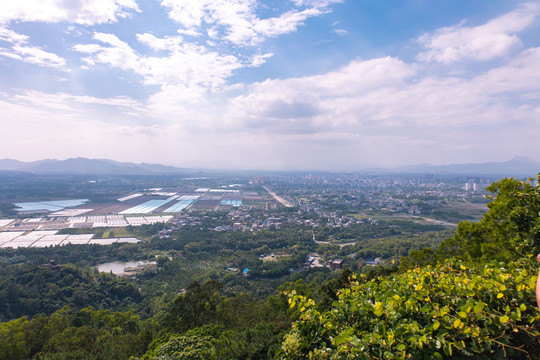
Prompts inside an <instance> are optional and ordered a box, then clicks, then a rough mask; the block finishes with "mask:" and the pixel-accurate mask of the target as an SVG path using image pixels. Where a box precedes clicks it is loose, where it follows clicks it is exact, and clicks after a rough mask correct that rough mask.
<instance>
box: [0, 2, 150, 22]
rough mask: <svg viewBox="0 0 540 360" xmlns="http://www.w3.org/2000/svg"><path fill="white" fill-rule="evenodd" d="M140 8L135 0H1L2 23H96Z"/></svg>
mask: <svg viewBox="0 0 540 360" xmlns="http://www.w3.org/2000/svg"><path fill="white" fill-rule="evenodd" d="M132 11H137V12H140V10H139V7H138V6H137V3H136V2H135V0H68V1H65V0H18V1H1V2H0V23H6V22H9V21H42V22H50V23H56V22H68V23H76V24H81V25H94V24H102V23H109V22H116V21H117V20H118V18H126V17H129V16H130V14H131V12H132Z"/></svg>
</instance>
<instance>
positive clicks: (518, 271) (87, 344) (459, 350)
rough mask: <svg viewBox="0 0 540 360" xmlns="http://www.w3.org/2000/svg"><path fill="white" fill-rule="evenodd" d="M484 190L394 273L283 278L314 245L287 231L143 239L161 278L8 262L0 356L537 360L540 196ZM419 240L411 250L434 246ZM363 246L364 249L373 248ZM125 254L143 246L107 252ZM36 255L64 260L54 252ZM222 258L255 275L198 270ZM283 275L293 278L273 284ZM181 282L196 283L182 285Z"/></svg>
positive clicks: (504, 186)
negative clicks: (474, 213) (455, 222)
mask: <svg viewBox="0 0 540 360" xmlns="http://www.w3.org/2000/svg"><path fill="white" fill-rule="evenodd" d="M539 180H540V179H539ZM489 190H490V191H491V192H492V193H493V199H492V202H491V203H490V204H489V212H488V213H487V214H486V215H485V216H484V218H483V219H482V220H481V221H479V222H477V223H470V222H463V223H460V224H459V226H458V228H457V231H456V232H455V234H454V235H453V236H452V237H451V238H449V239H447V240H446V241H444V242H443V243H442V244H441V245H440V246H439V247H438V248H431V247H429V248H425V249H423V250H419V248H418V247H416V249H417V250H414V251H411V252H410V253H409V256H407V257H405V258H402V259H401V263H400V266H399V267H398V266H397V265H392V264H388V265H387V266H379V267H364V268H362V271H361V272H358V273H356V274H355V273H353V272H352V271H350V270H344V271H343V272H341V273H340V274H339V276H337V277H336V273H331V272H329V271H328V270H309V271H304V272H301V273H295V272H292V273H291V274H289V271H288V267H295V266H298V265H299V263H300V262H302V259H303V258H304V257H305V255H306V254H307V253H308V252H309V251H313V249H314V246H315V244H314V243H313V242H312V241H311V234H310V233H305V232H297V233H296V234H295V235H294V236H293V235H291V236H288V235H287V234H292V233H294V231H295V229H285V230H282V231H276V232H275V233H271V232H268V231H262V232H260V233H257V234H255V235H248V234H238V235H234V236H233V235H230V234H227V235H225V234H224V235H218V234H209V233H204V232H192V233H188V232H181V233H179V234H178V235H177V238H176V239H171V240H163V241H151V242H149V243H147V244H145V245H140V246H147V248H145V251H148V253H152V254H155V253H159V252H160V251H161V252H162V253H163V252H168V253H169V254H172V255H174V256H177V257H175V258H174V260H172V261H169V260H167V259H168V258H167V257H166V256H164V257H162V258H161V259H162V261H161V264H160V266H161V270H159V271H158V272H157V273H156V274H148V275H142V276H141V277H140V278H139V279H138V280H137V281H138V282H137V283H133V282H131V281H127V280H118V279H116V278H114V277H112V276H110V275H99V274H96V273H94V272H92V271H89V270H80V269H78V268H77V267H75V266H71V265H65V266H62V267H61V268H48V267H41V266H36V265H37V264H34V265H32V264H28V263H24V262H23V263H20V264H14V265H9V266H6V267H5V268H4V269H3V270H2V271H3V273H2V274H3V275H4V280H3V281H2V282H0V297H1V301H2V304H1V305H3V306H4V310H3V314H4V315H3V316H4V320H6V319H10V318H14V317H17V316H20V315H26V316H23V317H21V318H19V319H16V320H11V321H5V322H2V323H0V349H1V350H2V351H0V359H51V360H52V359H128V358H130V357H133V358H134V359H135V358H137V359H144V360H150V359H264V358H268V359H270V358H278V359H282V358H284V359H325V358H326V359H356V358H366V359H432V358H454V359H464V358H475V359H497V358H513V359H527V358H529V359H537V358H540V314H539V311H538V309H537V307H536V301H535V297H534V288H535V281H536V274H537V269H538V264H537V263H536V260H534V255H536V254H537V253H539V252H540V189H539V188H538V187H534V186H531V185H529V184H527V183H522V182H520V181H516V180H513V179H505V180H501V181H499V182H497V183H494V184H493V185H492V186H491V187H490V188H489ZM341 235H343V236H346V237H349V236H354V235H353V234H341ZM396 235H400V236H395V237H394V238H393V239H395V241H396V243H398V244H399V248H396V247H392V246H391V239H389V238H386V239H385V240H384V241H383V242H381V243H382V244H384V247H387V248H388V250H387V251H388V252H389V253H392V252H394V251H397V252H398V253H402V251H403V248H404V246H408V245H404V244H409V243H410V242H411V239H413V238H414V237H413V234H403V233H402V234H396ZM373 237H375V236H373ZM426 237H429V233H424V234H423V235H422V238H420V239H419V243H421V244H427V245H431V244H432V242H430V241H429V239H426ZM360 243H361V242H360ZM361 245H362V244H360V245H358V244H357V245H355V246H361ZM368 245H369V247H375V246H376V240H370V242H369V244H368ZM327 246H333V245H327ZM231 248H232V249H236V250H235V251H232V250H231ZM409 248H410V247H409ZM413 248H414V247H413ZM81 249H82V248H81ZM134 249H138V250H139V251H140V250H141V248H140V247H136V246H134V247H130V246H125V247H111V248H109V250H108V251H109V252H111V253H113V252H122V253H125V254H128V253H133V251H134ZM268 249H287V251H288V252H289V254H288V257H287V258H286V259H285V260H283V261H278V262H276V263H274V265H272V263H262V262H261V261H260V260H258V259H257V258H258V257H259V254H261V253H264V252H265V251H267V250H268ZM321 249H324V248H322V247H321ZM365 249H367V248H365ZM357 250H358V251H362V249H361V248H359V249H357ZM25 251H26V250H25ZM25 251H21V252H15V251H13V258H10V259H8V260H9V261H12V260H13V262H14V263H16V257H17V256H22V257H24V256H28V257H30V256H31V255H32V254H34V253H33V252H32V253H31V251H30V250H28V251H27V252H25ZM39 251H41V252H42V253H43V254H49V252H52V251H55V252H56V254H59V255H61V256H60V257H59V259H68V258H69V256H71V255H69V254H68V253H65V252H66V251H65V249H60V250H54V249H44V250H39ZM77 251H79V250H77ZM80 251H86V250H80ZM273 251H275V250H273ZM343 251H344V254H345V251H349V250H343ZM366 251H373V252H374V253H375V252H377V251H378V250H376V249H375V248H374V249H373V250H366ZM32 256H33V255H32ZM41 256H42V257H45V256H46V255H41ZM208 258H212V259H213V260H212V261H213V262H215V263H216V264H217V265H216V264H210V263H209V260H208ZM4 263H6V264H7V260H5V259H4ZM197 264H201V265H197ZM226 264H233V265H235V266H251V264H258V265H257V266H258V267H253V270H254V272H256V273H258V274H259V275H260V276H265V279H264V281H255V280H247V279H245V278H244V277H243V275H242V274H233V273H230V272H226V271H225V270H220V271H219V272H218V271H214V270H212V271H210V272H207V273H205V276H204V278H203V277H201V276H198V275H197V274H198V273H200V272H201V271H202V270H203V267H204V266H207V267H209V268H211V267H212V266H216V267H215V268H218V267H221V269H223V268H224V266H226ZM195 265H197V266H195ZM282 268H283V269H282ZM60 269H63V270H62V271H60ZM366 269H367V270H366ZM285 270H287V271H285ZM282 272H285V273H287V274H288V275H286V277H284V276H283V274H282ZM280 276H281V277H280ZM284 278H286V279H289V280H290V282H288V283H285V284H282V285H280V284H281V283H280V282H278V279H279V280H282V279H284ZM187 279H199V280H200V281H193V282H192V283H191V284H189V286H186V288H185V290H184V289H183V290H182V291H179V290H180V289H178V287H177V286H178V284H181V283H184V282H185V281H186V280H187ZM216 279H217V280H216ZM274 281H276V283H275V284H274V283H273V282H274ZM136 284H139V285H140V286H141V287H142V289H141V290H139V288H137V286H136ZM173 284H174V285H173ZM271 284H274V287H273V288H272V287H271ZM55 286H57V287H55ZM278 286H279V288H278V289H277V291H275V289H276V287H278ZM246 289H247V290H250V291H249V292H250V293H249V294H247V293H243V292H242V290H246ZM177 292H178V293H177ZM270 293H273V295H268V294H270ZM80 296H84V298H83V300H80V299H79V297H80ZM6 304H9V306H7V309H6ZM65 304H67V305H69V307H62V306H63V305H65ZM88 305H92V306H91V307H87V306H88ZM15 309H17V311H15ZM128 309H132V310H128ZM114 310H119V311H118V312H114ZM38 313H43V314H42V315H38Z"/></svg>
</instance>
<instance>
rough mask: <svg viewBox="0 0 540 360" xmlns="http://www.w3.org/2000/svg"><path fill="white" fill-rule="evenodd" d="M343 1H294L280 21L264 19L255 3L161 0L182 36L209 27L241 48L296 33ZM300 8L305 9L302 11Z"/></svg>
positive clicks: (253, 0)
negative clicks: (292, 6)
mask: <svg viewBox="0 0 540 360" xmlns="http://www.w3.org/2000/svg"><path fill="white" fill-rule="evenodd" d="M339 2H341V0H323V1H293V3H294V5H295V6H296V8H293V9H291V10H289V11H286V12H284V13H283V14H281V15H279V16H277V17H270V18H265V19H261V18H259V17H258V15H257V7H258V3H257V1H256V0H220V1H214V0H199V1H191V0H162V1H161V5H162V6H164V7H165V8H167V9H168V10H169V16H170V18H171V19H173V20H175V21H176V22H178V23H180V24H181V25H182V26H183V27H184V28H185V29H182V30H179V31H181V32H186V31H187V32H191V33H195V34H199V33H200V31H203V30H205V29H204V28H203V25H204V24H206V25H208V26H209V28H208V29H206V33H207V34H208V36H209V37H211V38H214V39H217V38H221V39H225V40H228V41H230V42H231V43H234V44H239V45H255V44H257V43H260V42H262V41H263V40H264V39H266V38H268V37H276V36H278V35H282V34H287V33H290V32H294V31H296V29H297V28H298V26H300V25H302V24H303V23H304V21H305V20H306V19H308V18H310V17H314V16H319V15H321V14H323V13H325V12H328V11H329V6H330V5H331V4H333V3H339ZM300 7H306V8H304V9H300Z"/></svg>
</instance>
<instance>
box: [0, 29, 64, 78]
mask: <svg viewBox="0 0 540 360" xmlns="http://www.w3.org/2000/svg"><path fill="white" fill-rule="evenodd" d="M0 40H2V41H5V42H8V43H11V47H10V48H0V56H4V57H8V58H11V59H16V60H20V61H24V62H26V63H30V64H34V65H38V66H42V67H51V68H56V69H63V68H64V66H65V65H66V61H65V59H64V58H62V57H60V56H58V55H56V54H54V53H51V52H48V51H45V50H43V49H41V48H40V47H38V46H32V45H29V44H28V40H29V37H28V36H26V35H22V34H18V33H16V32H15V31H13V30H11V29H8V28H7V27H4V26H1V25H0Z"/></svg>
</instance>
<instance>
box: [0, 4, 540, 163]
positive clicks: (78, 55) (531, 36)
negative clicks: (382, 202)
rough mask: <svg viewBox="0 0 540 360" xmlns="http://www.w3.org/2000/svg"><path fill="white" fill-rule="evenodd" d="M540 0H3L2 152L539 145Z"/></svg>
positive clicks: (246, 157)
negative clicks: (522, 0)
mask: <svg viewBox="0 0 540 360" xmlns="http://www.w3.org/2000/svg"><path fill="white" fill-rule="evenodd" d="M539 35H540V1H525V2H516V1H497V0H495V1H493V0H492V1H484V0H475V1H461V0H453V1H446V0H437V1H435V0H432V1H430V0H408V1H407V0H401V1H397V0H388V1H375V0H355V1H352V0H290V1H255V0H219V1H211V0H199V1H192V0H145V1H140V0H70V1H62V0H19V1H17V2H11V1H10V2H2V3H1V4H0V78H1V79H2V81H1V82H0V112H1V114H2V115H1V117H0V121H1V128H2V131H1V132H0V158H15V159H19V160H25V161H30V160H38V159H43V158H58V159H65V158H69V157H77V156H83V157H88V158H108V159H113V160H119V161H132V162H152V163H162V164H168V165H176V166H188V167H217V168H231V169H234V168H243V169H325V170H355V169H360V168H362V167H372V166H397V165H407V164H417V163H433V164H448V163H469V162H484V161H505V160H508V159H510V158H512V157H514V156H516V155H526V156H529V157H530V158H532V159H534V160H537V161H540V151H538V144H539V143H540V141H539V140H538V139H540V36H539Z"/></svg>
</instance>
